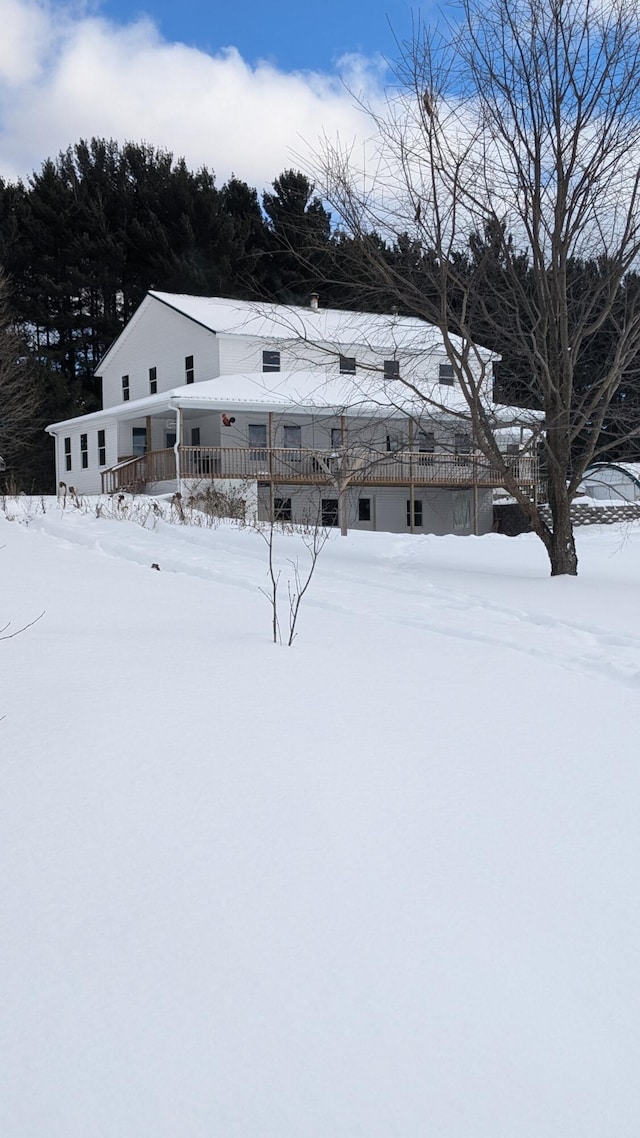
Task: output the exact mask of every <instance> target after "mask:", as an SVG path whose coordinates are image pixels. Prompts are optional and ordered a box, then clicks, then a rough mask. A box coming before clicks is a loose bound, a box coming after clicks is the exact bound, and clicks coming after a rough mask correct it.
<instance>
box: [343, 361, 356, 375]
mask: <svg viewBox="0 0 640 1138" xmlns="http://www.w3.org/2000/svg"><path fill="white" fill-rule="evenodd" d="M355 374H356V357H355V356H340V375H355Z"/></svg>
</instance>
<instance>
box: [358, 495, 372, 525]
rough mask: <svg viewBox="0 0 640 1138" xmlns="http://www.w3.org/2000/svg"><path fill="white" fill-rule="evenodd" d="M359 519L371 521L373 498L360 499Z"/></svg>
mask: <svg viewBox="0 0 640 1138" xmlns="http://www.w3.org/2000/svg"><path fill="white" fill-rule="evenodd" d="M358 521H359V522H370V521H371V498H360V499H359V501H358Z"/></svg>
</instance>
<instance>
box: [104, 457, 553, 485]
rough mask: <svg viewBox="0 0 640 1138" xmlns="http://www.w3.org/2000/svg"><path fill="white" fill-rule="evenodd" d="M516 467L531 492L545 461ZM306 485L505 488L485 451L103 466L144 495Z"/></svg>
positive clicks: (117, 481) (520, 461) (153, 460)
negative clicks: (229, 485)
mask: <svg viewBox="0 0 640 1138" xmlns="http://www.w3.org/2000/svg"><path fill="white" fill-rule="evenodd" d="M509 468H510V470H511V472H512V473H513V475H514V477H515V478H516V479H517V481H518V484H519V485H520V486H521V487H522V488H523V489H530V490H531V492H532V493H536V492H537V488H538V483H539V470H538V460H537V458H536V457H535V456H533V455H530V454H522V455H509ZM217 478H220V479H227V480H228V479H237V480H239V481H251V482H265V483H269V484H276V483H286V484H287V485H290V484H294V485H295V484H299V485H304V486H314V485H317V486H326V485H333V486H335V485H338V484H340V483H346V482H349V483H351V484H352V485H358V486H425V487H434V488H435V487H440V488H456V487H473V486H482V487H486V488H498V487H501V486H503V485H504V479H503V476H502V473H501V472H500V471H499V470H498V469H497V468H495V467H494V466H493V465H492V464H491V463H490V462H489V461H488V459H486V458H485V457H484V455H481V454H445V453H438V452H433V453H425V452H422V451H406V450H405V451H393V452H389V451H375V450H370V449H368V448H361V449H360V448H354V449H346V450H344V451H339V450H338V451H336V450H319V449H302V448H300V449H296V448H289V447H271V448H269V447H259V448H255V447H208V446H178V447H170V448H167V449H165V450H151V451H148V452H147V453H145V454H142V455H139V456H137V457H134V458H124V459H123V460H122V461H120V462H118V463H117V464H116V465H115V466H112V467H110V468H109V469H108V470H104V471H102V492H103V493H104V494H115V493H118V492H120V491H129V492H131V493H142V492H144V491H145V490H147V488H148V487H150V486H152V485H154V484H156V483H163V482H164V483H166V482H169V483H175V485H176V488H178V487H179V486H180V485H181V483H182V482H183V481H189V482H194V481H195V482H197V481H210V480H214V479H217Z"/></svg>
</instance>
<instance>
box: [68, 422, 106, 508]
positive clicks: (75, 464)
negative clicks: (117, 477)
mask: <svg viewBox="0 0 640 1138" xmlns="http://www.w3.org/2000/svg"><path fill="white" fill-rule="evenodd" d="M98 431H104V433H105V448H106V456H105V457H106V463H105V464H104V465H102V466H101V465H100V464H99V462H98V457H99V456H98ZM81 435H86V436H87V444H88V448H87V458H88V466H87V467H86V469H85V468H83V466H82V454H81V450H80V436H81ZM117 437H118V429H117V423H116V422H115V420H114V419H109V418H101V419H92V418H91V416H87V419H86V422H84V423H80V424H77V425H74V426H69V427H68V428H63V429H62V430H61V432H60V434H59V435H58V436H57V437H56V484H57V485H58V487H59V485H60V483H61V482H64V484H65V486H67V488H68V487H70V486H73V488H74V490H77V492H78V493H79V494H99V493H100V490H101V488H102V478H101V471H103V470H106V469H107V467H109V466H113V465H115V463H116V462H117V461H118V454H117ZM65 439H71V470H67V468H66V456H65V450H64V444H65Z"/></svg>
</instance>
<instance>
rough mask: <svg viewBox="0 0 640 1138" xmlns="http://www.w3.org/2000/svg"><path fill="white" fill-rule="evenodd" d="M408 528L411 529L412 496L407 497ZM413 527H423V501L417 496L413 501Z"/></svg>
mask: <svg viewBox="0 0 640 1138" xmlns="http://www.w3.org/2000/svg"><path fill="white" fill-rule="evenodd" d="M407 528H408V529H411V498H407ZM413 528H414V529H421V528H422V502H421V500H420V498H416V499H415V501H414V503H413Z"/></svg>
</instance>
